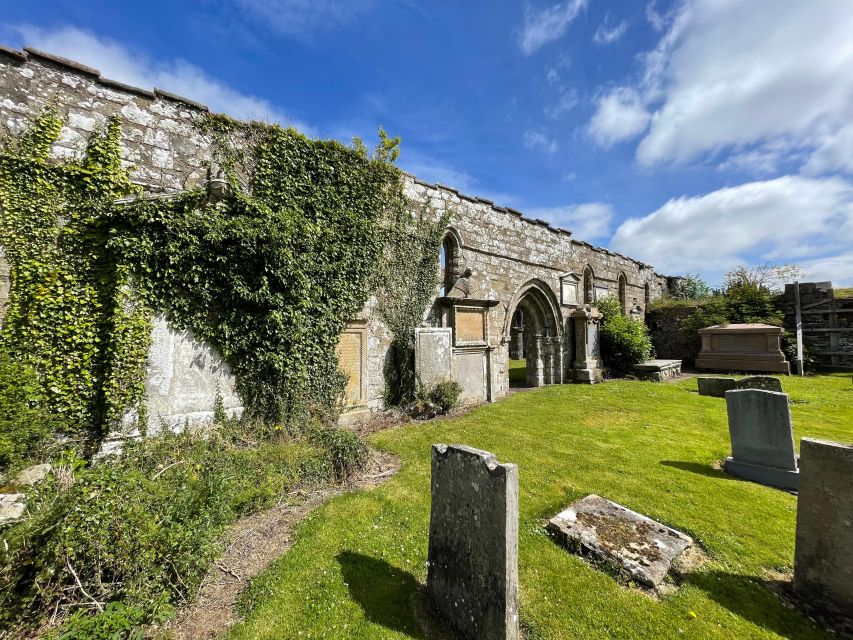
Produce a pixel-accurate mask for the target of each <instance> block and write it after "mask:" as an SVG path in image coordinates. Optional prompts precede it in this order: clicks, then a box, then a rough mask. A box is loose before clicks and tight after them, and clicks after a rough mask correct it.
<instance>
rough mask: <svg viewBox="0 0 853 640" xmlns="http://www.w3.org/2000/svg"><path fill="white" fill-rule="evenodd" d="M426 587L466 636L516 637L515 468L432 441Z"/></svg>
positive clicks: (482, 639) (485, 639)
mask: <svg viewBox="0 0 853 640" xmlns="http://www.w3.org/2000/svg"><path fill="white" fill-rule="evenodd" d="M431 493H432V506H431V508H430V521H429V567H428V569H427V591H428V592H429V594H430V596H431V598H432V599H433V601H434V602H435V605H436V607H437V608H438V610H439V611H440V612H441V614H442V615H443V616H444V618H445V619H446V620H447V622H448V623H449V624H450V626H452V627H453V628H454V629H455V630H456V631H457V632H458V633H459V635H460V637H462V638H465V639H466V640H516V639H517V638H518V633H519V632H518V467H517V466H516V465H514V464H499V463H498V461H497V458H495V456H494V455H492V454H491V453H489V452H488V451H481V450H479V449H472V448H471V447H466V446H462V445H445V444H436V445H433V447H432V480H431Z"/></svg>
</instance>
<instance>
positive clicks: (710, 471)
mask: <svg viewBox="0 0 853 640" xmlns="http://www.w3.org/2000/svg"><path fill="white" fill-rule="evenodd" d="M660 463H661V464H662V465H663V466H665V467H672V468H673V469H680V470H681V471H690V472H691V473H697V474H699V475H700V476H707V477H709V478H716V479H718V480H734V481H737V480H738V479H737V478H735V477H732V476H730V475H729V474H727V473H726V472H725V471H722V470H721V469H715V468H714V467H712V466H711V465H709V464H701V463H699V462H682V461H681V460H661V461H660Z"/></svg>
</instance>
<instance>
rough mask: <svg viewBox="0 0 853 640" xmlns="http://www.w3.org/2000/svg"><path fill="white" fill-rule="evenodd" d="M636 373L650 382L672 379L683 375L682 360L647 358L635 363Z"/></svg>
mask: <svg viewBox="0 0 853 640" xmlns="http://www.w3.org/2000/svg"><path fill="white" fill-rule="evenodd" d="M634 375H635V376H636V377H637V378H638V379H639V380H648V381H650V382H663V381H664V380H672V379H673V378H678V377H679V376H680V375H681V360H646V361H645V362H641V363H640V364H635V365H634Z"/></svg>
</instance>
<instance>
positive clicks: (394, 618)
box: [229, 374, 853, 640]
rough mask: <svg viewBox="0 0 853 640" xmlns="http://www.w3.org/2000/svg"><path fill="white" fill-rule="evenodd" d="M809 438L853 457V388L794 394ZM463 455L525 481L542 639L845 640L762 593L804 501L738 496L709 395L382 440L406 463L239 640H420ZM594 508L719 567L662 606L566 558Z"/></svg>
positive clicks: (533, 396) (569, 391)
mask: <svg viewBox="0 0 853 640" xmlns="http://www.w3.org/2000/svg"><path fill="white" fill-rule="evenodd" d="M783 385H784V387H785V389H786V391H788V392H789V393H790V396H791V399H792V401H793V402H794V404H793V405H792V411H793V416H794V426H795V431H796V436H797V439H798V440H799V438H800V437H802V436H803V435H809V436H815V437H821V438H828V439H834V440H840V441H847V442H850V441H853V387H851V385H850V380H849V375H843V374H835V375H827V376H819V377H815V378H808V379H798V378H786V379H785V380H784V381H783ZM435 442H450V443H465V444H468V445H471V446H474V447H479V448H482V449H487V450H489V451H492V452H494V453H495V454H496V455H497V456H498V458H499V459H500V460H501V461H512V462H516V463H518V465H519V474H520V487H519V489H520V496H519V499H520V523H519V524H520V545H519V546H520V551H519V554H520V556H519V577H520V590H521V593H520V597H521V605H520V607H521V617H522V624H523V626H524V627H525V628H526V629H527V633H528V638H530V639H536V640H538V639H552V638H553V639H557V638H561V639H562V638H583V639H595V638H601V639H605V638H725V639H727V640H728V639H730V638H739V639H742V638H792V639H793V638H797V639H799V638H806V639H811V638H814V639H817V638H830V637H832V636H829V635H828V634H826V633H825V632H824V631H822V630H821V629H819V628H818V627H817V626H816V625H815V624H814V623H812V622H810V621H809V620H808V619H806V618H805V617H803V616H802V615H801V614H800V613H798V612H797V611H794V610H790V609H787V608H786V607H784V606H783V605H782V604H781V602H780V601H779V599H778V598H777V597H776V596H775V595H773V594H772V593H771V592H770V591H769V590H768V589H767V587H766V586H765V585H764V583H763V578H764V577H765V575H766V572H767V571H771V570H775V571H783V572H786V571H790V570H791V568H792V563H793V552H794V529H795V510H796V497H794V496H792V495H790V494H787V493H785V492H782V491H777V490H774V489H770V488H767V487H762V486H759V485H757V484H752V483H749V482H742V481H739V480H735V479H732V478H730V477H728V476H726V475H724V474H723V473H722V472H720V471H717V470H715V469H714V468H713V467H712V464H713V463H715V462H716V461H718V460H720V459H721V458H723V457H724V456H726V455H727V454H728V453H729V442H728V432H727V427H726V413H725V403H724V401H723V400H722V399H718V398H707V397H700V396H699V395H698V394H697V393H696V381H695V380H688V381H685V382H682V383H679V384H662V383H650V382H629V381H614V382H608V383H606V384H603V385H597V386H576V385H564V386H551V387H545V388H543V389H540V390H536V391H531V392H528V393H523V394H516V395H514V396H513V397H511V398H509V399H507V400H505V401H503V402H499V403H496V404H492V405H486V406H483V407H480V408H478V409H476V410H474V411H472V412H470V413H468V414H467V415H465V416H462V417H459V418H456V419H452V420H436V421H433V422H431V423H426V424H423V423H412V424H409V425H407V426H404V427H401V428H397V429H392V430H388V431H384V432H379V433H377V434H374V436H373V437H372V443H373V444H374V445H375V446H377V447H381V448H383V449H387V450H390V451H393V452H394V453H395V454H396V455H398V456H399V457H400V459H401V460H402V462H403V467H402V470H401V471H400V473H399V474H398V475H397V476H395V477H394V478H393V479H392V480H390V481H389V482H388V483H386V484H385V485H383V486H381V487H379V488H377V489H375V490H372V491H365V492H359V493H354V494H349V495H345V496H342V497H340V498H337V499H335V500H333V501H331V502H330V503H328V504H327V505H325V506H324V507H322V508H320V509H318V510H317V511H315V512H314V513H313V514H312V515H311V516H309V517H308V518H307V519H306V520H305V521H303V522H302V523H301V525H300V526H299V527H298V530H297V542H296V544H295V546H294V547H293V548H292V549H291V551H289V552H288V553H287V554H285V555H284V556H282V557H281V558H280V559H279V560H278V561H277V562H276V563H274V564H273V565H272V566H271V567H270V569H268V570H267V571H266V572H265V573H264V574H262V575H261V576H260V577H259V578H257V579H256V580H254V581H253V583H252V584H251V586H250V588H249V590H248V591H247V593H246V595H245V598H244V600H243V603H242V610H243V613H244V615H245V618H244V621H243V622H242V623H241V624H239V625H238V626H236V627H234V628H233V629H232V630H231V632H230V635H229V637H230V638H231V639H232V640H233V639H242V638H247V639H248V638H253V639H254V638H423V637H424V635H423V633H422V632H421V631H420V628H419V625H418V624H417V623H416V621H415V619H414V618H413V614H412V606H411V599H412V596H413V594H415V593H417V592H418V590H419V585H421V584H422V583H423V581H424V580H425V576H426V567H425V562H426V555H427V531H428V522H429V486H430V485H429V474H430V447H431V445H432V443H435ZM590 493H597V494H599V495H602V496H604V497H606V498H609V499H612V500H615V501H616V502H619V503H621V504H624V505H626V506H628V507H630V508H631V509H635V510H637V511H639V512H641V513H645V514H648V515H649V516H651V517H653V518H656V519H658V520H660V521H662V522H664V523H666V524H668V525H670V526H673V527H675V528H677V529H680V530H681V531H684V532H687V533H688V534H690V535H691V536H693V537H694V538H695V539H697V540H699V541H701V543H702V544H703V545H704V546H705V547H706V549H707V551H708V553H709V554H710V556H711V558H712V560H711V562H710V563H709V564H706V565H705V566H703V567H702V568H700V569H698V570H695V571H694V572H692V573H690V574H688V576H687V579H686V580H685V582H684V584H682V586H681V587H680V588H679V589H678V591H677V592H675V593H674V594H671V595H669V596H666V597H664V598H663V599H661V600H660V601H655V600H652V599H651V598H649V597H648V596H646V595H643V594H641V593H638V592H635V591H630V590H627V589H624V588H622V587H620V586H619V585H618V584H617V583H616V582H615V581H614V579H613V578H611V577H610V576H608V575H606V574H604V573H601V572H599V571H596V570H594V569H593V568H591V567H590V566H588V565H587V564H585V563H584V562H582V561H581V560H579V559H578V558H576V557H575V556H573V555H571V554H569V553H567V552H566V551H564V550H563V549H561V548H559V547H557V546H556V545H555V544H554V543H553V542H552V541H551V539H550V538H548V537H547V536H546V535H545V534H544V532H543V522H544V521H545V519H547V518H548V517H550V516H552V515H553V514H554V513H556V512H557V511H558V510H560V509H561V508H563V507H564V506H566V505H568V504H569V503H570V502H572V501H573V500H576V499H578V498H580V497H583V496H585V495H587V494H590Z"/></svg>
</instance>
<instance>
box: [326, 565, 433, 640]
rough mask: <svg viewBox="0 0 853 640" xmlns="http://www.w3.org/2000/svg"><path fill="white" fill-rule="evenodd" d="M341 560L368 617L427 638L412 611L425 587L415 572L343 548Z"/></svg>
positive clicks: (356, 599) (412, 636) (351, 594)
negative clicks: (414, 603)
mask: <svg viewBox="0 0 853 640" xmlns="http://www.w3.org/2000/svg"><path fill="white" fill-rule="evenodd" d="M337 560H338V563H339V564H340V565H341V570H342V571H343V575H344V580H346V583H347V587H349V593H350V597H351V598H352V599H353V600H354V601H355V602H357V603H358V604H359V606H360V607H361V608H362V610H363V611H364V615H365V617H366V618H367V619H368V620H370V621H371V622H373V623H376V624H380V625H382V626H383V627H386V628H388V629H391V630H392V631H396V632H397V633H402V634H405V635H407V636H408V637H409V638H417V639H418V640H421V639H424V640H425V639H426V638H427V636H426V635H424V632H423V631H422V630H421V628H420V625H419V624H418V622H417V621H416V619H415V617H414V615H413V612H412V606H411V602H412V599H413V598H417V597H419V596H420V594H421V592H422V591H423V586H422V585H421V584H420V582H418V580H417V578H415V576H413V575H412V574H411V573H409V572H407V571H403V570H402V569H398V568H397V567H394V566H392V565H390V564H389V563H387V562H385V560H380V559H379V558H371V557H370V556H366V555H363V554H361V553H355V552H353V551H342V552H341V553H339V554H338V556H337Z"/></svg>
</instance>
